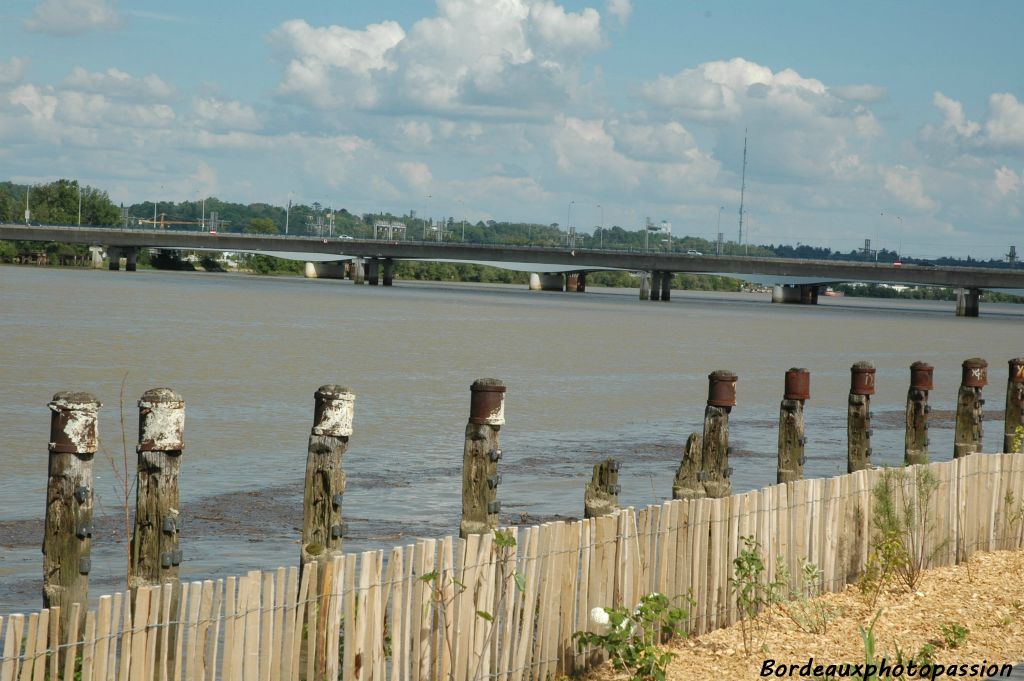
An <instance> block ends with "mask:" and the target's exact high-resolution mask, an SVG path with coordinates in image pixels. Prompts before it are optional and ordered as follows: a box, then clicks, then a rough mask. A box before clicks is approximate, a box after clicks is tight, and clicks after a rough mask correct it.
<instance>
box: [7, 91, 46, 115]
mask: <svg viewBox="0 0 1024 681" xmlns="http://www.w3.org/2000/svg"><path fill="white" fill-rule="evenodd" d="M9 100H10V102H11V104H14V105H15V106H19V107H22V108H23V109H24V110H25V111H27V112H28V114H29V115H30V116H31V117H32V118H33V119H34V120H36V121H52V120H53V116H54V114H55V113H56V111H57V97H56V96H54V94H53V90H52V88H40V87H36V86H35V85H21V86H19V87H16V88H14V90H12V91H11V94H10V95H9Z"/></svg>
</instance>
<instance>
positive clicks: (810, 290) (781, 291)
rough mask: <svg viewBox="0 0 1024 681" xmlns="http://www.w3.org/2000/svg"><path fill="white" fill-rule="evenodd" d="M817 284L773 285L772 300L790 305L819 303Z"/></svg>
mask: <svg viewBox="0 0 1024 681" xmlns="http://www.w3.org/2000/svg"><path fill="white" fill-rule="evenodd" d="M818 288H819V287H818V285H817V284H776V285H775V286H774V287H772V302H773V303H787V304H790V305H817V304H818Z"/></svg>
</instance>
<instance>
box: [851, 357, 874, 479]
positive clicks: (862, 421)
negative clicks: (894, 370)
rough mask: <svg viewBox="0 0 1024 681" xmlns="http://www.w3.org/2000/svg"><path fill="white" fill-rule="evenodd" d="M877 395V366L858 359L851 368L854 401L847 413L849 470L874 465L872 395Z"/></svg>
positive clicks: (862, 468) (858, 469) (860, 469)
mask: <svg viewBox="0 0 1024 681" xmlns="http://www.w3.org/2000/svg"><path fill="white" fill-rule="evenodd" d="M874 394H875V366H874V365H873V364H872V363H871V362H856V363H855V364H854V365H853V366H852V367H850V400H849V409H848V410H847V415H846V440H847V445H846V472H847V473H853V472H854V471H862V470H866V469H868V468H870V467H871V396H872V395H874Z"/></svg>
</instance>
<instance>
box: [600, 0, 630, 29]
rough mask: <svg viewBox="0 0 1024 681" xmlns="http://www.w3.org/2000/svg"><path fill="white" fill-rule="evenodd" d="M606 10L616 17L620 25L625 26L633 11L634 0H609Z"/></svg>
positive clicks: (609, 14)
mask: <svg viewBox="0 0 1024 681" xmlns="http://www.w3.org/2000/svg"><path fill="white" fill-rule="evenodd" d="M605 11H606V12H608V16H610V17H615V19H616V20H617V21H618V22H619V25H620V26H625V25H626V24H627V23H629V16H630V15H631V14H632V13H633V0H608V1H607V2H606V3H605Z"/></svg>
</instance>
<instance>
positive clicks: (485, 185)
mask: <svg viewBox="0 0 1024 681" xmlns="http://www.w3.org/2000/svg"><path fill="white" fill-rule="evenodd" d="M1021 27H1024V3H1021V2H1019V1H1017V0H990V1H988V2H983V3H965V2H962V1H957V2H946V1H943V0H931V1H927V2H925V1H914V0H908V1H902V2H892V1H891V0H888V1H875V0H866V1H864V2H847V3H835V2H820V0H815V1H813V2H810V1H806V2H805V1H803V0H790V1H787V2H764V1H763V0H750V1H731V2H717V3H713V2H693V1H689V0H677V1H674V2H670V1H661V0H601V1H599V2H590V3H588V2H576V1H575V0H573V1H570V0H565V1H563V2H561V3H559V2H557V1H555V0H436V2H430V1H427V0H406V1H404V2H399V1H397V0H376V1H375V2H354V1H353V0H339V1H336V2H325V1H323V0H321V1H320V2H312V1H309V0H291V1H290V2H269V1H268V0H250V1H248V2H237V1H229V2H224V1H220V2H209V1H208V0H207V1H204V2H199V1H198V0H177V1H176V2H173V3H167V2H159V3H158V2H155V1H148V0H147V1H135V2H132V1H129V0H121V1H120V2H119V1H118V0H2V1H0V180H2V179H9V180H13V181H15V182H19V183H25V182H30V183H39V182H47V181H51V180H55V179H58V178H69V179H77V180H79V181H80V182H82V183H83V184H89V185H92V186H94V187H98V188H101V189H104V190H106V191H108V192H109V194H110V196H111V198H112V199H113V200H114V201H115V202H118V203H121V202H124V203H126V204H128V203H135V202H141V201H151V200H167V201H171V200H173V201H193V200H197V199H198V198H200V197H203V196H216V197H218V198H220V199H222V200H225V201H233V202H242V203H249V202H266V203H272V204H276V205H284V204H286V203H287V202H288V201H289V200H291V201H295V202H301V203H306V204H311V203H313V202H314V201H319V202H320V203H321V204H323V205H325V206H331V207H334V208H346V209H348V210H349V211H351V212H353V213H359V214H361V213H371V212H385V211H386V212H391V213H394V214H399V215H402V214H408V213H409V212H410V211H415V212H416V214H417V215H423V216H427V217H431V218H442V217H445V216H451V217H454V219H455V220H456V221H459V220H462V219H463V218H466V219H468V220H470V221H474V222H475V221H477V220H497V221H510V222H535V223H542V224H550V223H558V224H559V225H561V226H563V227H564V226H565V225H567V224H568V225H571V226H572V227H574V228H575V229H576V230H577V231H581V232H582V231H586V232H590V231H593V230H594V229H595V228H599V227H600V226H602V225H604V226H612V225H619V226H621V227H624V228H626V229H639V228H641V227H642V226H643V225H644V223H645V220H647V219H648V218H649V219H651V220H652V221H654V222H661V221H662V220H665V221H668V222H669V223H670V224H671V225H672V232H673V234H674V235H693V236H700V237H704V238H707V239H714V238H715V235H716V234H717V232H718V231H721V232H723V234H724V238H725V239H726V240H731V241H737V240H738V239H739V236H740V234H739V227H740V225H739V222H740V204H741V188H743V191H742V196H743V201H742V203H743V215H744V217H743V231H744V234H743V239H744V241H745V242H748V243H755V244H769V243H774V244H778V243H788V244H793V245H795V244H797V243H804V244H812V245H817V246H826V247H829V248H832V249H834V250H842V251H849V250H851V249H854V248H858V247H860V246H863V245H864V239H871V240H872V245H873V247H875V248H888V249H890V250H895V251H898V252H899V253H901V254H903V255H904V256H911V257H919V258H920V257H923V258H928V257H938V256H942V255H953V256H961V257H964V256H967V255H971V256H973V257H976V258H986V259H987V258H999V257H1002V256H1003V255H1005V254H1006V253H1007V251H1008V250H1009V246H1010V245H1011V244H1014V245H1017V246H1018V247H1019V248H1024V239H1022V238H1021V235H1022V219H1021V211H1022V209H1024V67H1022V64H1024V40H1022V37H1021V35H1020V29H1021ZM745 139H746V145H747V164H746V169H745V187H744V182H743V171H744V164H743V150H744V140H745Z"/></svg>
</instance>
